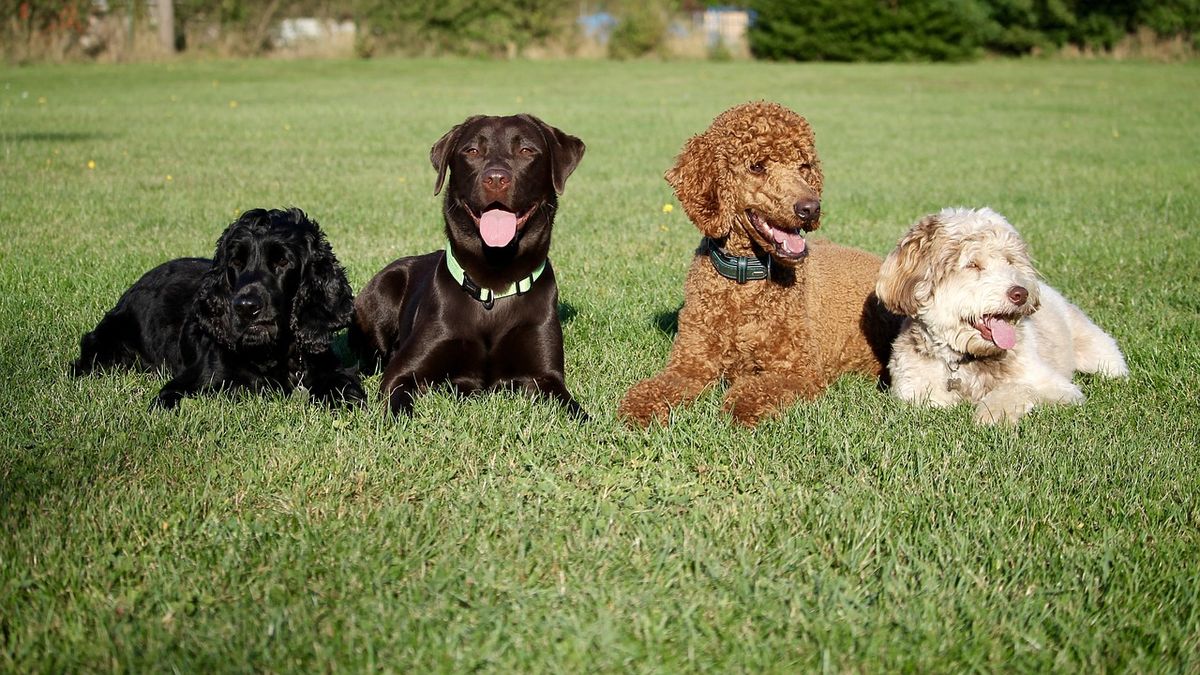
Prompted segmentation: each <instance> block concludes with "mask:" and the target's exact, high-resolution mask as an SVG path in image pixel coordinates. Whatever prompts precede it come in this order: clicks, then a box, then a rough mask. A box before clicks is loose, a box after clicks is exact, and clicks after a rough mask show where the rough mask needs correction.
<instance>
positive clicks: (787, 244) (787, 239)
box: [771, 230, 804, 253]
mask: <svg viewBox="0 0 1200 675" xmlns="http://www.w3.org/2000/svg"><path fill="white" fill-rule="evenodd" d="M771 235H772V236H773V237H774V238H775V243H777V244H783V247H784V248H785V249H786V250H787V251H788V252H790V253H800V252H801V251H803V250H804V235H802V234H799V233H795V232H784V231H783V230H773V231H772V232H771Z"/></svg>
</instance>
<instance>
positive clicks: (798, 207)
mask: <svg viewBox="0 0 1200 675" xmlns="http://www.w3.org/2000/svg"><path fill="white" fill-rule="evenodd" d="M792 210H793V211H795V212H796V217H797V218H799V219H800V220H803V221H804V222H806V223H811V222H812V221H814V220H816V219H817V218H819V217H820V215H821V200H819V199H802V200H800V201H798V202H796V203H795V204H794V205H792Z"/></svg>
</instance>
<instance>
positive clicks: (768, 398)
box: [618, 102, 899, 426]
mask: <svg viewBox="0 0 1200 675" xmlns="http://www.w3.org/2000/svg"><path fill="white" fill-rule="evenodd" d="M666 179H667V182H668V183H670V184H671V187H673V188H674V189H675V195H676V196H677V197H678V198H679V202H680V204H682V205H683V208H684V210H685V211H686V212H687V215H688V217H689V218H690V219H691V221H692V223H694V224H695V225H696V227H697V228H698V229H699V230H700V232H701V234H703V235H704V239H702V240H701V243H700V248H699V249H698V250H697V251H696V254H695V257H694V258H693V260H692V266H691V269H690V271H689V272H688V276H687V282H686V285H685V287H684V304H683V309H682V310H680V312H679V333H678V335H677V336H676V338H675V345H674V347H673V348H672V350H671V357H670V360H669V362H668V363H667V367H666V369H665V370H663V371H662V372H661V373H659V374H658V375H655V376H654V377H651V378H650V379H647V380H644V381H642V382H639V383H637V384H636V385H634V386H633V387H632V388H631V389H630V390H629V391H628V392H627V393H626V394H625V397H624V399H622V401H621V405H620V409H619V411H618V413H619V415H620V416H621V417H623V418H624V419H626V420H628V421H630V422H633V423H636V424H638V425H642V426H646V425H649V424H650V423H651V422H652V421H655V420H657V421H658V422H660V423H666V422H667V419H668V415H669V413H670V410H671V408H673V407H675V406H677V405H679V404H681V403H684V402H686V401H690V400H692V399H694V398H696V397H697V396H699V395H700V393H701V392H703V391H704V390H705V389H706V388H707V387H708V386H710V385H712V384H713V383H715V382H717V381H718V380H721V379H724V380H726V381H727V382H728V383H729V389H728V391H727V392H726V395H725V403H724V408H725V410H726V411H727V412H729V413H730V414H731V415H733V418H734V419H735V420H736V421H738V422H739V423H741V424H743V425H746V426H754V425H755V424H757V423H758V422H759V420H761V419H763V418H764V417H767V416H771V415H774V414H776V413H778V412H780V411H781V410H782V409H784V408H786V407H787V406H789V405H791V404H792V403H793V402H795V401H796V400H797V399H801V398H805V399H808V398H813V397H815V396H817V395H818V394H820V393H821V392H822V391H823V390H824V389H825V388H826V387H827V386H829V385H830V384H831V383H832V382H833V381H834V380H835V379H837V377H838V376H839V375H841V374H843V373H847V372H859V373H864V374H866V375H869V376H871V377H875V378H878V377H881V376H882V375H883V374H884V373H885V367H886V364H887V361H888V355H889V350H890V348H891V343H892V340H893V339H894V338H895V336H896V332H897V329H898V327H899V319H898V318H897V317H895V316H893V315H892V314H890V313H888V312H887V311H886V310H884V309H883V307H882V306H881V305H880V304H879V302H878V300H877V299H876V298H875V294H874V289H875V280H876V278H877V277H878V275H879V266H880V263H881V262H882V259H881V258H880V257H879V256H876V255H873V254H871V253H867V252H865V251H860V250H857V249H852V248H847V247H844V246H837V245H835V244H831V243H828V242H817V243H813V244H809V243H808V242H806V241H805V239H804V233H805V232H811V231H813V230H815V229H817V227H818V226H819V225H820V218H821V201H820V198H821V186H822V174H821V163H820V160H819V159H818V158H817V151H816V147H815V146H814V139H813V131H812V127H810V126H809V124H808V121H807V120H805V119H804V118H803V117H801V116H800V115H797V114H796V113H794V112H792V111H791V110H788V109H787V108H784V107H783V106H780V105H778V104H775V103H766V102H758V103H747V104H744V105H739V106H736V107H734V108H731V109H729V110H727V111H725V112H724V113H722V114H721V115H720V116H719V117H717V118H716V119H715V120H713V123H712V125H711V126H710V127H709V128H708V129H707V130H705V131H704V132H703V133H701V134H699V135H698V136H694V137H692V138H691V139H690V140H689V141H688V142H687V144H686V145H685V146H684V148H683V151H682V152H681V153H680V154H679V157H678V158H676V161H675V166H674V167H673V168H671V169H670V170H669V171H667V173H666Z"/></svg>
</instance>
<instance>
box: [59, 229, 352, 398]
mask: <svg viewBox="0 0 1200 675" xmlns="http://www.w3.org/2000/svg"><path fill="white" fill-rule="evenodd" d="M213 258H214V259H213V260H208V259H205V258H180V259H178V260H172V261H170V262H167V263H163V264H162V265H159V266H158V267H155V268H154V269H152V270H150V271H149V272H147V273H146V274H145V275H144V276H142V278H141V279H139V280H138V281H137V283H135V284H134V285H133V287H132V288H130V289H129V290H128V291H126V292H125V294H124V295H122V296H121V299H120V300H118V301H117V305H116V307H114V308H112V309H111V310H109V312H108V313H107V314H105V316H104V318H103V319H102V320H101V321H100V324H99V325H98V326H96V328H95V330H93V331H92V332H90V333H88V334H87V335H84V336H83V340H82V341H81V345H80V352H81V353H80V356H79V359H78V360H76V361H75V363H74V364H72V367H71V372H72V374H74V375H84V374H87V373H90V372H92V371H94V370H97V369H104V368H109V367H113V366H123V367H129V368H137V369H142V370H158V369H160V368H164V367H165V368H166V369H167V370H168V371H169V373H170V374H171V381H170V382H168V383H167V384H166V386H164V387H163V388H162V390H161V391H160V392H158V396H157V397H155V399H154V402H153V403H152V407H162V408H174V407H175V406H177V405H179V401H180V400H181V399H183V398H184V397H185V396H189V395H192V394H196V393H200V392H203V391H208V390H215V389H225V390H238V389H247V390H250V391H256V392H257V391H264V390H276V391H282V392H283V393H290V392H291V391H292V390H293V389H294V388H295V387H297V386H303V387H305V388H307V389H308V392H309V394H310V395H311V396H313V397H315V398H317V399H318V400H321V401H323V402H325V403H328V404H339V403H361V402H362V401H364V399H365V396H364V394H363V389H362V383H361V382H360V381H359V377H358V373H357V372H356V370H355V369H353V368H345V367H343V366H342V364H341V361H340V360H339V359H338V357H337V356H336V355H335V354H334V353H333V350H332V349H331V347H330V341H331V340H332V339H333V335H334V333H336V332H337V331H338V330H340V329H342V328H344V327H345V326H346V325H347V324H348V323H349V321H350V315H351V312H352V310H353V297H352V293H351V290H350V284H349V283H348V282H347V281H346V273H345V272H344V271H343V270H342V266H341V265H339V264H338V261H337V258H335V257H334V255H333V250H332V249H331V248H330V246H329V242H328V241H326V239H325V235H324V234H322V233H321V230H320V228H319V227H318V226H317V223H316V222H315V221H312V220H309V218H308V217H307V216H306V215H305V214H304V212H303V211H301V210H300V209H296V208H292V209H287V210H279V209H273V210H270V211H268V210H266V209H253V210H250V211H247V212H245V213H243V214H242V215H241V217H239V218H238V219H237V221H235V222H234V223H232V224H231V225H230V226H229V227H228V228H226V229H225V232H224V233H223V234H222V235H221V238H220V240H218V241H217V250H216V253H215V254H214V255H213Z"/></svg>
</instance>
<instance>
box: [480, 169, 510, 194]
mask: <svg viewBox="0 0 1200 675" xmlns="http://www.w3.org/2000/svg"><path fill="white" fill-rule="evenodd" d="M509 185H512V174H511V173H509V172H508V171H507V170H505V169H488V170H487V171H485V172H484V173H483V187H484V188H485V189H486V190H488V191H489V192H499V191H501V190H507V189H508V186H509Z"/></svg>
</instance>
